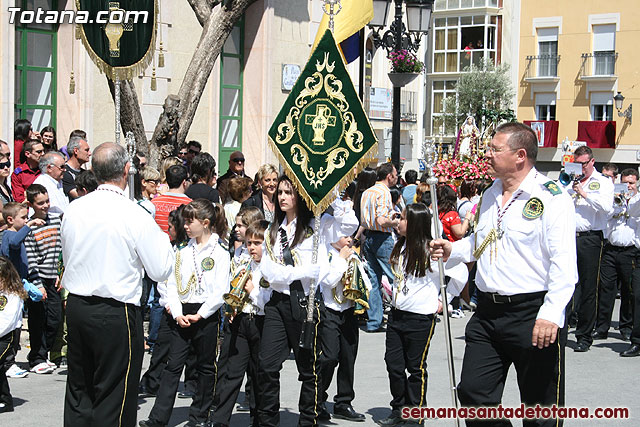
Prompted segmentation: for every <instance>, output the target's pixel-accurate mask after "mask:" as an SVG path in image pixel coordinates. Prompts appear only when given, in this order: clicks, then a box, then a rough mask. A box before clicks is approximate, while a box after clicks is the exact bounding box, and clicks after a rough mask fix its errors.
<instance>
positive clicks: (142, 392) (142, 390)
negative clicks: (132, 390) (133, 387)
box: [138, 384, 156, 398]
mask: <svg viewBox="0 0 640 427" xmlns="http://www.w3.org/2000/svg"><path fill="white" fill-rule="evenodd" d="M138 397H141V398H145V397H156V394H155V393H154V392H152V391H151V390H149V389H147V388H146V387H145V386H143V385H142V384H140V386H139V387H138Z"/></svg>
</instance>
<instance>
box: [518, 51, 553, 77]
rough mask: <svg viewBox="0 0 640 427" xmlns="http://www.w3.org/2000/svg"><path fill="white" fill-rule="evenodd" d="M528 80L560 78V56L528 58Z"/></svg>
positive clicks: (526, 74) (526, 75)
mask: <svg viewBox="0 0 640 427" xmlns="http://www.w3.org/2000/svg"><path fill="white" fill-rule="evenodd" d="M527 61H528V63H527V70H526V73H525V77H526V78H536V77H538V78H540V77H558V63H559V62H560V55H535V56H527Z"/></svg>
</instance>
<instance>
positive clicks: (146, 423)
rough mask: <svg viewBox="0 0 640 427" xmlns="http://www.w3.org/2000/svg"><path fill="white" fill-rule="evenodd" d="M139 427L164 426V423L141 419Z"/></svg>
mask: <svg viewBox="0 0 640 427" xmlns="http://www.w3.org/2000/svg"><path fill="white" fill-rule="evenodd" d="M138 425H139V426H140V427H166V425H165V424H160V423H157V422H155V421H151V420H142V421H140V422H139V423H138Z"/></svg>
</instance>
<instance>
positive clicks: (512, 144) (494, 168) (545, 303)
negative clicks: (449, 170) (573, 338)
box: [431, 123, 578, 426]
mask: <svg viewBox="0 0 640 427" xmlns="http://www.w3.org/2000/svg"><path fill="white" fill-rule="evenodd" d="M537 151H538V146H537V138H536V135H535V133H533V131H532V130H531V128H529V127H528V126H525V125H522V124H520V123H507V124H504V125H501V126H500V127H498V129H497V130H496V135H495V136H494V138H493V140H492V141H491V143H490V144H489V146H488V149H487V159H488V160H489V165H490V169H491V170H490V173H491V174H492V175H493V176H495V177H496V178H498V179H496V181H495V182H494V183H493V185H492V186H491V187H489V188H488V189H487V190H486V191H485V192H484V193H483V196H482V199H481V200H480V202H479V203H478V214H477V217H476V218H477V224H476V227H475V231H474V233H473V234H472V235H471V236H469V237H466V238H464V239H462V240H459V241H457V242H454V243H450V242H448V241H447V240H444V239H437V240H434V241H433V242H432V244H431V245H432V256H434V257H440V256H442V257H443V259H445V260H447V259H449V258H451V261H460V262H471V261H477V266H478V271H477V275H476V284H477V286H478V289H479V290H480V291H481V292H482V293H481V297H480V298H479V301H478V309H477V311H476V312H475V313H474V315H473V317H472V318H471V320H470V321H469V323H468V324H467V328H466V331H465V341H466V348H465V353H464V361H463V365H462V374H461V381H460V384H459V385H458V394H459V397H460V402H461V404H462V406H497V405H499V404H500V402H501V400H502V391H503V389H504V384H505V380H506V376H507V372H508V371H509V367H510V366H511V365H512V364H513V365H514V367H515V369H516V372H517V373H518V383H519V384H520V387H521V388H520V394H521V398H522V402H523V403H524V404H525V405H527V406H535V405H536V404H540V405H541V406H551V405H557V406H563V405H564V347H565V343H566V338H567V334H566V332H567V331H566V328H565V327H563V326H564V324H565V308H566V305H567V303H568V302H569V300H570V299H571V295H572V294H573V289H574V285H575V283H576V281H577V278H578V275H577V268H576V252H575V215H574V210H573V204H572V203H571V199H570V198H569V196H568V195H567V194H566V193H563V192H562V191H561V190H560V189H559V188H558V186H557V185H556V184H555V183H554V182H552V181H549V180H548V179H547V178H546V177H545V176H544V175H542V174H540V173H539V172H538V171H536V169H535V167H534V165H535V161H536V156H537ZM557 421H558V420H555V419H548V420H536V425H549V426H550V425H556V422H557ZM476 422H477V421H475V420H467V425H468V426H469V425H475V423H476Z"/></svg>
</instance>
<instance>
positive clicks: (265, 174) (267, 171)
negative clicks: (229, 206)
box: [242, 164, 278, 221]
mask: <svg viewBox="0 0 640 427" xmlns="http://www.w3.org/2000/svg"><path fill="white" fill-rule="evenodd" d="M256 182H257V184H258V186H259V187H260V189H259V190H258V191H256V192H255V193H253V195H252V196H251V197H249V198H248V199H247V200H245V201H244V202H242V207H243V208H244V207H249V206H255V207H257V208H258V209H260V211H261V212H262V214H263V215H264V218H265V219H266V220H267V221H272V220H273V212H274V209H275V201H276V200H275V194H276V188H277V185H278V168H276V167H275V166H274V165H271V164H264V165H262V166H260V169H258V173H257V174H256Z"/></svg>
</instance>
